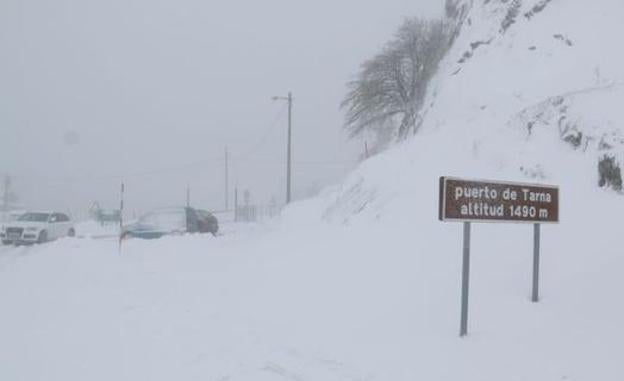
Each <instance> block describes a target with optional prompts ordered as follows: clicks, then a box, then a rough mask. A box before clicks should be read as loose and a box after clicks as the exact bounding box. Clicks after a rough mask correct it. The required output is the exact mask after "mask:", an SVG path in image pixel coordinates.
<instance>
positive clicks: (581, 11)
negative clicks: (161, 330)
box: [326, 0, 624, 220]
mask: <svg viewBox="0 0 624 381" xmlns="http://www.w3.org/2000/svg"><path fill="white" fill-rule="evenodd" d="M457 7H458V9H459V10H460V11H459V12H458V14H459V15H458V16H457V20H458V25H459V28H460V29H459V34H458V37H457V39H456V40H455V42H454V44H453V46H452V48H451V50H450V52H449V53H448V56H447V58H446V59H445V60H444V61H443V62H442V64H441V67H440V69H439V73H438V75H437V77H436V79H435V80H434V83H433V84H432V85H431V87H430V89H429V90H430V91H429V95H428V97H429V101H428V102H426V104H427V107H425V109H424V110H423V118H424V121H423V124H422V126H421V128H420V130H419V132H418V134H417V135H416V136H414V137H413V139H412V140H411V141H409V142H407V143H405V144H403V146H402V147H400V148H398V149H395V150H392V151H390V152H387V153H385V154H384V155H380V156H378V157H375V158H374V159H373V160H370V162H367V163H365V164H364V165H362V166H361V168H360V169H359V170H358V171H356V172H355V173H354V174H353V175H352V176H351V179H350V180H349V181H347V182H345V183H344V184H343V185H342V189H340V190H338V191H337V192H331V194H330V195H327V197H328V201H327V202H328V203H329V205H328V206H327V208H326V216H327V217H330V218H337V219H338V220H341V219H352V218H353V215H354V214H361V213H362V212H363V210H364V209H366V208H372V209H375V210H379V209H380V208H382V207H381V206H380V205H381V204H386V203H387V202H388V201H389V200H395V201H393V202H401V200H400V199H401V197H399V198H397V197H396V196H397V193H406V197H408V198H409V196H408V195H415V194H418V191H417V190H416V189H414V187H413V186H410V184H412V185H415V184H418V185H419V186H420V187H431V186H433V184H436V179H437V176H440V175H451V174H452V175H461V176H480V177H483V176H487V177H494V178H501V179H511V180H519V179H520V180H525V179H536V180H540V181H548V182H567V181H571V182H573V183H577V184H579V185H581V186H587V185H591V186H596V187H597V185H598V182H599V173H598V163H599V161H600V160H601V159H602V158H604V157H605V155H606V156H608V157H614V158H615V159H616V164H619V162H620V161H621V159H622V152H624V144H623V142H624V140H623V139H622V130H621V128H622V126H624V116H623V115H622V113H621V108H622V106H623V105H624V104H623V103H624V82H623V79H624V69H622V68H624V51H623V50H622V49H620V48H619V47H620V46H621V41H620V40H621V36H622V35H623V33H624V27H622V24H621V21H620V16H621V14H622V12H623V11H624V5H623V3H622V2H621V1H618V0H599V1H592V2H587V1H583V0H565V1H562V0H508V1H507V0H486V1H481V0H479V1H477V0H460V1H458V5H457ZM571 152H575V153H576V155H571V157H570V160H574V159H573V156H579V157H582V158H583V159H582V160H581V162H580V163H574V164H572V163H571V162H569V163H568V162H567V160H568V159H567V158H568V156H570V155H568V154H569V153H571ZM562 158H566V159H565V160H563V159H562ZM468 162H470V166H466V164H467V163H468ZM579 166H580V167H579ZM375 213H376V212H373V213H372V214H375Z"/></svg>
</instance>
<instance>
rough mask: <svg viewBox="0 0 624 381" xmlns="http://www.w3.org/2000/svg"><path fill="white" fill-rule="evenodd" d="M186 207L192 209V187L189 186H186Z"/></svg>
mask: <svg viewBox="0 0 624 381" xmlns="http://www.w3.org/2000/svg"><path fill="white" fill-rule="evenodd" d="M186 207H187V208H190V207H191V186H190V185H188V184H187V185H186Z"/></svg>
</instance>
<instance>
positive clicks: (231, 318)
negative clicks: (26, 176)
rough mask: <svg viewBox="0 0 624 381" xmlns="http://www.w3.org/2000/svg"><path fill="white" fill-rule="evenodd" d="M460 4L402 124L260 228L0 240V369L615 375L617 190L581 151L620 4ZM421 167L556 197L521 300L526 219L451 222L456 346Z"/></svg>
mask: <svg viewBox="0 0 624 381" xmlns="http://www.w3.org/2000/svg"><path fill="white" fill-rule="evenodd" d="M460 4H465V5H466V6H467V8H465V9H467V10H468V11H467V12H468V13H467V15H468V16H467V18H466V20H465V22H464V27H463V29H462V31H461V33H460V35H459V37H458V39H457V40H456V42H455V45H454V46H453V48H452V49H451V51H450V52H449V56H448V58H447V59H446V60H445V62H443V65H442V67H441V68H440V72H439V75H438V77H437V79H436V81H435V83H434V85H433V86H432V88H431V92H430V94H429V97H430V98H431V99H430V100H431V102H427V104H428V105H429V106H428V108H427V110H426V111H427V112H426V115H424V122H423V125H422V128H421V130H420V131H419V133H418V135H416V136H415V137H414V138H413V139H411V140H410V141H408V142H405V143H404V144H401V145H399V146H398V147H395V148H393V149H391V150H389V151H388V152H385V153H383V154H380V155H377V156H375V157H374V158H372V159H370V160H367V161H366V162H364V163H363V164H362V165H361V166H360V167H359V168H358V169H357V170H355V171H354V172H353V173H352V174H351V175H349V177H348V178H347V179H345V181H344V182H343V183H342V184H340V185H339V186H337V187H336V188H334V189H328V190H326V191H325V192H324V193H323V194H322V195H321V196H319V197H317V198H315V199H312V200H309V201H305V202H299V203H295V204H293V205H291V206H289V207H288V208H286V209H285V210H284V211H283V213H282V215H281V216H280V217H279V218H278V219H276V220H275V221H271V222H270V223H266V224H254V225H245V224H232V225H228V226H224V228H223V231H224V233H225V234H223V235H222V236H219V237H212V236H211V235H190V236H182V237H166V238H163V239H160V240H155V241H142V240H128V241H126V242H124V245H123V250H122V252H121V253H119V251H118V246H117V241H116V238H115V237H112V236H110V237H108V238H107V237H106V235H107V234H96V233H93V232H94V231H95V230H94V229H95V228H94V227H89V226H83V228H84V231H89V230H91V231H92V233H91V234H87V233H85V234H79V235H81V236H82V237H83V238H73V239H63V240H59V241H57V242H53V243H50V244H46V245H41V246H32V247H19V248H9V247H3V248H0V303H1V306H2V309H1V312H0V338H1V340H0V380H28V381H31V380H33V381H36V380H42V381H43V380H45V381H49V380H63V381H74V380H107V381H109V380H133V381H134V380H254V381H255V380H295V381H299V380H327V381H331V380H392V381H400V380H449V381H457V380H462V381H482V380H486V381H500V380H505V381H507V380H511V381H525V380H530V381H542V380H543V381H551V380H552V381H555V380H556V381H559V380H572V381H595V380H601V381H605V380H606V381H610V380H613V381H621V380H623V379H624V364H623V363H622V360H621V359H622V348H623V346H624V344H623V343H624V328H622V326H623V322H624V304H623V303H622V297H621V291H622V290H624V278H623V277H622V275H621V273H622V268H624V257H623V256H622V255H621V253H622V248H621V242H622V240H621V236H622V225H621V216H622V215H623V214H624V202H623V199H622V195H621V194H617V193H616V192H614V191H612V190H607V189H599V188H598V187H597V182H598V173H597V167H598V162H597V160H598V158H599V157H601V156H602V155H604V154H610V155H615V156H616V157H617V158H618V160H620V159H619V158H621V156H618V155H620V153H621V152H622V147H623V146H624V143H622V142H618V139H619V137H620V136H621V135H622V132H621V126H622V123H624V118H622V117H621V113H620V109H621V107H620V105H621V94H622V87H621V86H622V85H621V83H622V67H624V54H622V52H621V49H618V48H617V47H618V46H619V39H620V36H621V33H620V32H621V29H622V28H621V22H620V19H621V15H622V13H623V12H622V11H623V10H624V5H623V3H622V2H621V1H620V0H600V1H597V2H591V4H590V2H586V1H580V0H566V1H558V0H552V1H548V0H525V1H517V0H514V1H504V0H488V1H471V0H460ZM514 7H516V11H517V12H516V16H515V19H514V22H513V23H512V24H510V25H507V24H505V25H507V27H506V29H504V30H503V29H502V21H504V20H506V19H508V17H509V15H510V14H511V15H512V14H513V12H511V13H510V10H513V8H514ZM536 10H537V11H536ZM467 52H468V53H467ZM460 61H461V62H460ZM562 117H565V118H564V119H561V118H562ZM568 122H570V123H568ZM529 125H531V127H530V128H529ZM561 126H564V127H565V126H570V129H569V130H565V132H566V133H568V132H571V133H575V131H576V132H582V136H583V137H585V138H587V137H589V138H591V139H590V140H589V141H588V143H587V145H580V146H574V145H573V144H569V142H568V141H566V140H565V137H566V135H565V134H562V130H561V129H560V127H561ZM529 130H530V131H529ZM602 138H605V142H607V143H608V145H607V146H605V145H602V144H596V142H600V141H601V139H602ZM441 175H454V176H462V177H475V178H486V179H500V180H512V181H513V180H519V181H536V182H546V183H553V184H558V185H560V187H561V208H560V210H561V223H560V224H558V225H548V226H544V227H543V228H542V266H541V275H542V277H541V280H542V283H541V295H542V299H541V301H540V302H539V303H531V302H530V300H529V299H530V282H531V265H532V228H531V226H530V225H506V224H475V225H474V226H473V236H472V240H473V244H472V250H473V251H472V264H471V265H472V267H471V289H470V324H469V326H470V328H469V332H470V334H469V336H468V337H466V338H464V339H460V338H459V337H458V333H459V332H458V331H459V307H460V303H459V302H460V267H461V225H460V224H454V223H441V222H438V221H437V197H438V188H437V186H438V176H441ZM79 230H80V229H79ZM87 237H92V238H87ZM96 238H100V239H96Z"/></svg>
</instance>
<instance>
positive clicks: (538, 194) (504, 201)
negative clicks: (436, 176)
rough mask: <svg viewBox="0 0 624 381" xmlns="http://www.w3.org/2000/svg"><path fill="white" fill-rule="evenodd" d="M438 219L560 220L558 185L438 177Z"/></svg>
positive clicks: (554, 221)
mask: <svg viewBox="0 0 624 381" xmlns="http://www.w3.org/2000/svg"><path fill="white" fill-rule="evenodd" d="M439 218H440V220H441V221H472V222H530V223H557V222H559V188H558V187H556V186H550V185H540V184H522V183H512V182H498V181H482V180H466V179H458V178H453V177H440V205H439Z"/></svg>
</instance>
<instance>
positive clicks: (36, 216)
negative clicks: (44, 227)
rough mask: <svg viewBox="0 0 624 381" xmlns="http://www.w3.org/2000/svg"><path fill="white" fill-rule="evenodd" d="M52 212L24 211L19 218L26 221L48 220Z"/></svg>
mask: <svg viewBox="0 0 624 381" xmlns="http://www.w3.org/2000/svg"><path fill="white" fill-rule="evenodd" d="M49 218H50V213H24V214H22V215H21V216H20V217H19V218H18V219H17V220H18V221H25V222H48V219H49Z"/></svg>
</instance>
